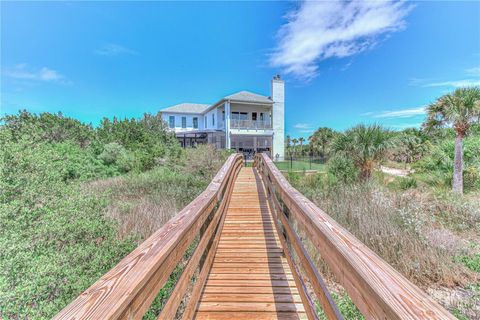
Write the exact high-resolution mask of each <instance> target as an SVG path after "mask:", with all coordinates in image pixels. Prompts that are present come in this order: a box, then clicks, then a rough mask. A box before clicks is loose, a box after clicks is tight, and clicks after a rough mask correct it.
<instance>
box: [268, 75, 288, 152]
mask: <svg viewBox="0 0 480 320" xmlns="http://www.w3.org/2000/svg"><path fill="white" fill-rule="evenodd" d="M271 97H272V100H273V108H272V126H273V152H272V158H273V159H276V155H277V154H278V160H283V159H284V158H285V81H283V80H282V79H280V75H276V76H274V77H273V79H272V87H271Z"/></svg>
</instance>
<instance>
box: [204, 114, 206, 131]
mask: <svg viewBox="0 0 480 320" xmlns="http://www.w3.org/2000/svg"><path fill="white" fill-rule="evenodd" d="M204 122H205V129H207V116H205V121H204Z"/></svg>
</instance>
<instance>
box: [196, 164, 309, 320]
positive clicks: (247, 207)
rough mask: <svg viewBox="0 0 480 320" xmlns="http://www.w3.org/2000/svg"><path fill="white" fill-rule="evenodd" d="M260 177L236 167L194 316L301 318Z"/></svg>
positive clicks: (300, 305) (296, 292)
mask: <svg viewBox="0 0 480 320" xmlns="http://www.w3.org/2000/svg"><path fill="white" fill-rule="evenodd" d="M306 318H307V316H306V314H305V308H304V305H303V304H302V300H301V298H300V295H299V292H298V289H297V288H296V285H295V281H294V279H293V276H292V272H291V270H290V267H289V265H288V263H287V259H286V258H285V256H284V253H283V249H282V245H281V243H280V240H279V238H278V234H277V231H276V229H275V226H274V222H273V219H272V213H271V211H270V208H269V205H268V202H267V198H266V194H265V190H264V187H263V184H262V181H261V179H260V178H259V176H258V174H257V173H256V172H255V171H254V170H253V169H252V168H242V169H241V171H240V173H239V175H238V177H237V179H236V181H235V184H234V188H233V193H232V198H231V201H230V204H229V206H228V209H227V212H226V217H225V223H224V226H223V230H222V233H221V236H220V242H219V245H218V249H217V252H216V253H215V257H214V261H213V265H212V268H211V270H210V273H209V276H208V279H207V282H206V284H205V287H204V289H203V293H202V296H201V298H200V301H199V303H198V305H197V312H196V319H306Z"/></svg>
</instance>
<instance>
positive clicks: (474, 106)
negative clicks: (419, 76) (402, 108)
mask: <svg viewBox="0 0 480 320" xmlns="http://www.w3.org/2000/svg"><path fill="white" fill-rule="evenodd" d="M479 121H480V87H468V88H459V89H456V90H455V91H453V92H451V93H448V94H446V95H443V96H441V97H439V98H438V99H437V100H436V101H434V102H433V103H431V104H430V105H429V106H427V108H426V120H425V121H424V123H423V125H422V127H421V128H420V129H416V128H408V129H405V130H403V131H400V132H398V131H392V130H388V129H385V128H384V127H382V126H380V125H378V124H371V125H365V124H359V125H357V126H354V127H353V128H350V129H348V130H346V131H345V132H338V131H335V130H333V129H331V128H328V127H321V128H318V129H317V130H316V131H315V132H314V133H313V134H312V135H311V136H310V137H309V138H308V144H305V142H306V140H305V139H304V138H303V137H300V138H298V139H297V138H293V139H292V138H291V137H290V136H287V137H286V150H287V152H286V154H287V157H301V156H312V155H316V156H320V157H322V158H328V159H329V163H330V167H331V168H333V169H332V170H333V171H334V172H336V174H337V176H340V177H341V179H343V180H350V179H359V180H363V181H365V180H368V179H369V178H370V177H371V175H372V172H373V170H374V169H375V168H376V167H378V166H379V164H380V163H381V162H382V161H384V160H386V159H389V160H393V161H396V162H401V163H404V164H412V163H416V164H418V169H420V170H422V169H424V170H425V169H426V168H430V169H431V170H437V171H438V170H440V168H443V169H442V170H444V171H448V170H450V171H451V172H450V173H451V175H450V174H449V173H448V172H446V173H445V172H444V173H443V174H446V177H443V179H445V180H451V187H452V190H453V191H454V192H456V193H463V188H464V178H465V176H466V175H467V176H468V177H467V178H468V179H469V180H473V184H478V180H479V179H480V159H479V157H480V155H479V154H478V153H480V149H477V148H480V147H479V146H480V135H479V133H480V130H479ZM467 137H470V139H469V140H468V141H467V145H466V146H464V141H465V138H467ZM452 140H453V141H454V143H453V146H452V143H451V142H452ZM464 147H468V150H464ZM472 148H473V150H474V151H473V153H472ZM477 150H478V153H477ZM465 152H467V154H465ZM465 156H467V158H468V159H467V160H468V166H467V170H465V164H464V162H465V159H464V157H465ZM449 160H451V161H449ZM352 177H353V178H352ZM449 182H450V181H449Z"/></svg>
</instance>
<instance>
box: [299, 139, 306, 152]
mask: <svg viewBox="0 0 480 320" xmlns="http://www.w3.org/2000/svg"><path fill="white" fill-rule="evenodd" d="M304 141H305V138H303V137H300V138H298V142H300V155H303V142H304Z"/></svg>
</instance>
